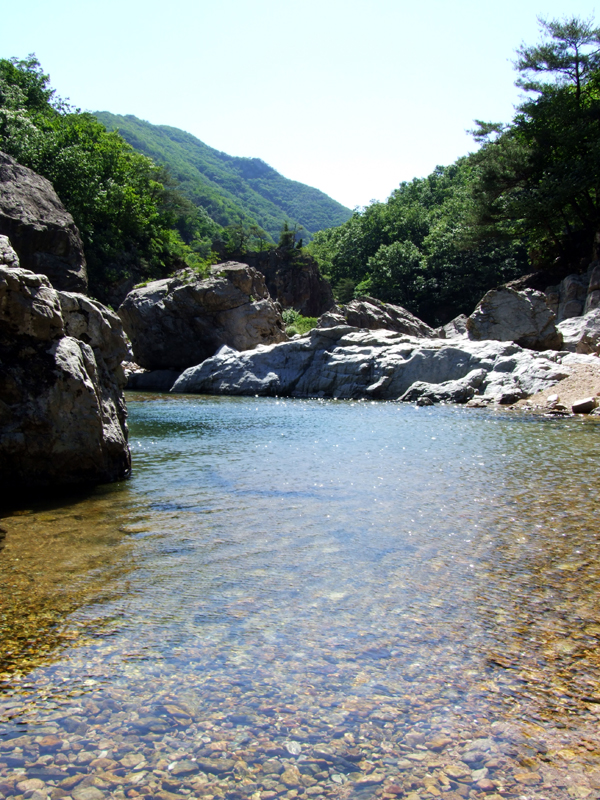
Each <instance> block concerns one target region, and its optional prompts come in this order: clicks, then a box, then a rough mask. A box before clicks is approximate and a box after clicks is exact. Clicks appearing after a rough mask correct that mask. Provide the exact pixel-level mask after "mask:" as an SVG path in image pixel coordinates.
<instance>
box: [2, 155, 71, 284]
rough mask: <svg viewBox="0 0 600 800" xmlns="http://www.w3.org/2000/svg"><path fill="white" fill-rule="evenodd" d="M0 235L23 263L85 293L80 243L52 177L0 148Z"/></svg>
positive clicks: (24, 267) (58, 282)
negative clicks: (0, 151) (19, 162)
mask: <svg viewBox="0 0 600 800" xmlns="http://www.w3.org/2000/svg"><path fill="white" fill-rule="evenodd" d="M0 235H4V236H8V237H9V239H10V242H11V244H12V246H13V247H14V249H15V250H16V252H17V255H18V257H19V261H20V264H21V267H22V268H23V269H27V270H30V271H32V272H35V273H41V274H42V275H46V276H47V277H48V278H49V279H50V282H51V284H52V286H54V288H55V289H59V290H64V291H71V292H86V291H87V271H86V264H85V256H84V254H83V244H82V242H81V238H80V236H79V231H78V230H77V228H76V227H75V223H74V222H73V217H72V216H71V215H70V214H69V213H68V211H67V210H66V209H65V207H64V206H63V204H62V203H61V202H60V200H59V199H58V195H57V194H56V192H55V191H54V189H53V187H52V184H51V183H50V181H47V180H46V178H42V176H41V175H38V174H37V173H35V172H33V171H32V170H30V169H28V168H27V167H23V166H21V164H18V163H17V162H16V161H15V160H14V158H11V157H10V156H8V155H6V154H5V153H0Z"/></svg>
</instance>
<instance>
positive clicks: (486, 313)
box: [466, 287, 562, 350]
mask: <svg viewBox="0 0 600 800" xmlns="http://www.w3.org/2000/svg"><path fill="white" fill-rule="evenodd" d="M466 326H467V332H468V336H469V338H470V339H473V340H476V341H484V340H495V341H500V342H515V343H516V344H518V345H520V346H521V347H527V348H529V349H531V350H549V349H556V350H557V349H559V348H560V346H561V344H562V337H561V334H560V332H559V331H558V330H557V328H556V316H555V314H554V312H553V311H552V309H551V308H550V307H549V305H548V303H547V301H546V296H545V295H544V294H543V293H542V292H536V291H535V290H534V289H525V290H523V291H522V292H518V291H516V290H515V289H510V288H508V287H504V288H501V289H492V290H491V291H489V292H488V293H487V294H486V295H485V296H484V297H483V299H482V300H481V301H480V302H479V304H478V306H477V308H476V309H475V311H474V312H473V313H472V314H471V316H470V317H469V318H468V320H467V323H466Z"/></svg>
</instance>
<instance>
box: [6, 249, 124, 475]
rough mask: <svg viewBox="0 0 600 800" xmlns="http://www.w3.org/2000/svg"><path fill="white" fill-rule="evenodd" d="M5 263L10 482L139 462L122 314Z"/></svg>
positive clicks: (110, 471)
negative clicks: (134, 452) (133, 451)
mask: <svg viewBox="0 0 600 800" xmlns="http://www.w3.org/2000/svg"><path fill="white" fill-rule="evenodd" d="M6 261H8V259H5V263H4V264H1V263H0V480H1V481H2V485H3V487H4V488H5V489H6V488H7V487H14V488H27V487H35V486H57V485H74V484H86V483H104V482H108V481H115V480H120V479H122V478H125V477H127V476H128V475H129V472H130V468H131V461H130V454H129V448H128V446H127V426H126V409H125V403H124V400H123V392H122V387H123V384H124V376H123V372H122V370H121V367H120V362H121V360H122V359H123V358H124V357H125V355H126V353H127V349H126V345H125V340H124V337H123V333H122V328H121V323H120V320H119V319H118V317H117V316H116V315H115V314H113V313H112V312H110V311H109V310H108V309H106V308H104V307H103V306H101V305H100V304H99V303H95V302H94V301H90V300H89V298H87V297H85V296H84V295H77V294H68V293H61V292H57V291H56V290H55V289H54V288H53V287H52V286H51V285H50V281H49V280H48V278H47V277H46V276H44V275H37V274H35V273H33V272H30V271H29V270H24V269H20V268H18V267H15V266H14V259H11V263H9V264H8V265H7V264H6Z"/></svg>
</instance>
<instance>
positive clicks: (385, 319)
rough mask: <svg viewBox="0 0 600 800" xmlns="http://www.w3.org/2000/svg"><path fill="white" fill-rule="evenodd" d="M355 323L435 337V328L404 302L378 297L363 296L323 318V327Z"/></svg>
mask: <svg viewBox="0 0 600 800" xmlns="http://www.w3.org/2000/svg"><path fill="white" fill-rule="evenodd" d="M344 324H346V325H351V326H352V327H353V328H366V329H367V330H371V331H376V330H387V331H396V332H397V333H406V334H408V335H409V336H420V337H423V338H426V339H433V338H434V336H435V332H434V330H433V328H430V327H429V325H427V324H426V323H425V322H423V321H422V320H420V319H419V318H418V317H415V316H414V314H411V313H410V311H407V310H406V309H405V308H402V307H401V306H394V305H392V304H391V303H384V302H382V301H381V300H376V299H375V298H374V297H359V298H358V299H356V300H352V301H351V302H350V303H348V304H347V305H345V306H340V307H336V308H334V309H332V310H331V311H330V312H328V313H327V314H325V315H323V317H321V319H320V320H319V327H320V328H331V327H334V326H335V325H344Z"/></svg>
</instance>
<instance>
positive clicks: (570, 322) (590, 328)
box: [557, 308, 600, 355]
mask: <svg viewBox="0 0 600 800" xmlns="http://www.w3.org/2000/svg"><path fill="white" fill-rule="evenodd" d="M557 327H558V330H559V332H560V334H561V336H562V340H563V343H562V349H563V350H568V351H569V352H571V353H595V354H596V355H600V308H594V309H592V310H591V311H589V312H588V313H587V314H585V315H584V316H582V317H571V318H570V319H565V320H564V321H563V322H561V323H559V325H558V326H557Z"/></svg>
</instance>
